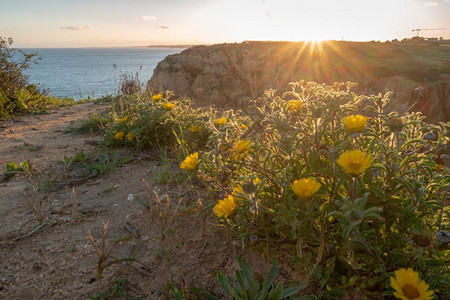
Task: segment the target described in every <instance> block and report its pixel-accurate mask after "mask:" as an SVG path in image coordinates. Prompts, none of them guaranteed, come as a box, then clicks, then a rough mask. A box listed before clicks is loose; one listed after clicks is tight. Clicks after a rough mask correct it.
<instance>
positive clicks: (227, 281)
mask: <svg viewBox="0 0 450 300" xmlns="http://www.w3.org/2000/svg"><path fill="white" fill-rule="evenodd" d="M238 265H239V269H237V270H236V271H235V276H236V281H233V280H232V279H231V278H226V277H225V276H223V274H222V273H221V272H219V273H218V274H217V277H218V279H219V282H220V285H221V286H222V288H223V290H224V292H225V294H226V295H227V296H228V297H229V298H230V299H231V298H232V299H235V300H241V299H242V300H243V299H273V300H280V299H287V298H289V297H291V296H293V295H295V294H296V293H297V292H298V291H299V290H300V286H292V287H289V288H286V289H284V287H283V284H282V283H281V282H280V283H278V284H277V285H275V283H274V282H275V278H276V276H277V274H278V264H277V262H275V261H274V262H273V264H272V268H271V269H270V271H269V274H268V275H267V277H265V278H264V279H261V280H260V279H258V278H255V277H254V275H253V274H252V272H251V270H250V267H249V265H248V264H247V263H246V262H244V261H243V260H240V259H239V260H238Z"/></svg>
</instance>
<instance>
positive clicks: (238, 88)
mask: <svg viewBox="0 0 450 300" xmlns="http://www.w3.org/2000/svg"><path fill="white" fill-rule="evenodd" d="M449 74H450V47H445V46H442V47H440V46H429V45H428V46H427V45H411V44H403V43H376V42H369V43H358V42H325V43H307V42H298V43H294V42H244V43H239V44H219V45H212V46H195V47H191V48H188V49H186V50H184V51H183V52H181V53H179V54H175V55H169V56H167V57H166V58H165V59H164V60H162V61H161V62H159V63H158V65H157V67H156V69H155V70H154V73H153V76H152V78H151V79H150V80H149V81H148V84H147V89H150V90H156V91H164V90H171V91H173V92H175V93H176V94H178V95H186V96H189V97H191V98H192V99H193V100H194V101H195V102H196V103H198V104H200V105H207V104H208V105H216V106H221V107H236V106H238V107H239V106H245V103H246V102H247V101H248V100H249V99H251V98H254V97H258V96H261V95H262V94H263V93H264V91H265V90H267V89H276V90H277V91H279V92H280V93H281V92H283V91H285V90H286V89H288V88H289V86H288V84H289V82H293V81H299V80H302V79H304V80H306V81H316V82H326V83H332V82H335V81H355V82H357V83H358V87H357V88H356V91H357V92H359V93H363V94H378V93H385V92H387V91H391V92H393V94H392V96H391V99H392V100H391V104H390V106H389V108H390V109H392V110H398V111H400V112H404V111H406V110H409V111H421V112H423V114H424V115H425V116H427V119H426V120H427V122H430V123H436V122H440V121H443V122H446V121H450V75H449Z"/></svg>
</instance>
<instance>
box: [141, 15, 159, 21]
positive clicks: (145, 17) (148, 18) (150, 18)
mask: <svg viewBox="0 0 450 300" xmlns="http://www.w3.org/2000/svg"><path fill="white" fill-rule="evenodd" d="M138 19H139V20H142V21H154V20H156V19H157V18H156V17H155V16H140V17H138Z"/></svg>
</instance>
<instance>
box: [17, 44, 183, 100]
mask: <svg viewBox="0 0 450 300" xmlns="http://www.w3.org/2000/svg"><path fill="white" fill-rule="evenodd" d="M21 49H22V50H24V51H25V52H26V53H32V52H38V56H39V57H41V58H42V59H41V60H39V63H38V64H31V65H30V69H27V70H25V72H24V73H25V75H27V76H28V78H29V83H31V84H36V85H38V86H39V87H40V88H41V89H44V90H46V91H48V92H49V93H50V94H51V95H52V96H56V97H63V98H64V97H69V98H73V99H75V100H79V99H84V98H87V97H92V98H98V97H102V96H107V95H115V94H117V92H118V89H119V84H120V79H121V76H123V74H128V75H133V76H135V75H136V74H138V76H139V79H140V81H141V83H142V85H143V88H145V85H146V82H147V81H148V80H149V79H150V78H151V76H152V75H153V70H154V69H155V68H156V65H157V64H158V62H159V61H161V60H163V59H164V58H165V57H166V56H167V55H171V54H176V53H179V52H181V51H182V50H183V49H184V48H148V47H85V48H78V47H73V48H21Z"/></svg>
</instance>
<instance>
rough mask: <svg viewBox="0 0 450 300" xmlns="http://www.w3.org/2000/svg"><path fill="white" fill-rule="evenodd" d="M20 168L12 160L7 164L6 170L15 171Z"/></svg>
mask: <svg viewBox="0 0 450 300" xmlns="http://www.w3.org/2000/svg"><path fill="white" fill-rule="evenodd" d="M18 168H19V166H18V165H16V164H15V163H14V162H13V161H10V162H8V163H7V164H6V172H13V171H15V170H17V169H18Z"/></svg>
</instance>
